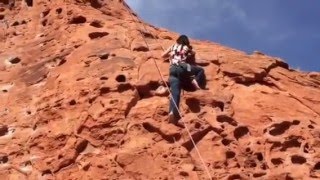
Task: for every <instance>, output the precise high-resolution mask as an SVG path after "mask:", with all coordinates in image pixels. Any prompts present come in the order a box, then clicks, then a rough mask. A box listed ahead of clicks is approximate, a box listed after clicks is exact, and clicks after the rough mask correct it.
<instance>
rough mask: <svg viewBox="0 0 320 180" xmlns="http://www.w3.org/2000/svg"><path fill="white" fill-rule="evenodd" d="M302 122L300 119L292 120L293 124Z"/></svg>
mask: <svg viewBox="0 0 320 180" xmlns="http://www.w3.org/2000/svg"><path fill="white" fill-rule="evenodd" d="M299 124H300V121H299V120H293V121H292V125H299Z"/></svg>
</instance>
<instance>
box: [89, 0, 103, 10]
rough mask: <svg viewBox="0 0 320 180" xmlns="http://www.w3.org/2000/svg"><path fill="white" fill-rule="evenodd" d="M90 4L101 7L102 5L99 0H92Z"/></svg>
mask: <svg viewBox="0 0 320 180" xmlns="http://www.w3.org/2000/svg"><path fill="white" fill-rule="evenodd" d="M90 5H91V6H92V7H93V8H101V7H102V5H101V3H99V1H98V0H91V1H90Z"/></svg>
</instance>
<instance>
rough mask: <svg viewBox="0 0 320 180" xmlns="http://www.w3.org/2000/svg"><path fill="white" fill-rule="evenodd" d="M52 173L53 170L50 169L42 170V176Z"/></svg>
mask: <svg viewBox="0 0 320 180" xmlns="http://www.w3.org/2000/svg"><path fill="white" fill-rule="evenodd" d="M51 174H52V172H51V170H50V169H47V170H44V171H42V174H41V175H42V176H45V175H51Z"/></svg>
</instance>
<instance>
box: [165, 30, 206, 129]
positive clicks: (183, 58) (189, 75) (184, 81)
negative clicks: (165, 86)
mask: <svg viewBox="0 0 320 180" xmlns="http://www.w3.org/2000/svg"><path fill="white" fill-rule="evenodd" d="M194 55H195V52H194V51H193V50H192V46H191V45H190V42H189V38H188V37H187V36H186V35H181V36H179V38H178V39H177V40H176V43H175V44H173V45H172V46H170V47H169V48H168V49H167V50H166V51H165V52H164V53H163V54H162V57H163V58H167V57H168V56H169V59H170V69H169V84H170V90H171V93H172V97H171V98H170V106H169V122H170V123H173V124H177V123H178V120H179V119H180V118H181V117H180V115H179V112H178V109H177V108H179V103H180V93H181V89H182V88H185V87H189V88H188V89H189V90H190V84H191V85H192V87H191V89H195V90H199V89H204V88H205V74H204V70H203V68H201V67H198V66H196V65H192V64H190V63H188V62H187V61H188V58H190V57H195V56H194ZM175 104H176V106H177V107H176V106H175Z"/></svg>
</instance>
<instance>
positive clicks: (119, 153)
mask: <svg viewBox="0 0 320 180" xmlns="http://www.w3.org/2000/svg"><path fill="white" fill-rule="evenodd" d="M0 5H1V7H0V20H1V22H2V23H1V29H0V47H1V48H0V119H1V120H0V179H12V180H13V179H159V180H161V179H162V180H165V179H168V180H171V179H208V176H207V174H206V171H205V168H204V166H203V164H202V163H201V160H200V158H199V156H198V154H197V152H196V150H195V148H194V146H193V144H192V141H191V139H190V137H189V136H188V133H187V131H186V130H185V129H183V128H179V127H176V126H174V125H171V124H169V123H168V119H167V116H168V98H169V97H168V96H156V95H155V93H154V90H155V89H157V88H158V87H159V86H160V82H161V81H160V80H161V79H160V76H159V74H158V71H157V69H156V66H155V64H154V61H155V62H157V64H158V66H159V68H160V70H161V72H162V73H163V75H164V78H165V80H167V78H168V68H169V63H168V62H166V61H164V60H163V59H161V57H160V54H161V52H162V48H167V47H168V46H169V45H171V44H172V43H174V40H175V38H177V36H178V35H179V34H178V33H173V32H169V31H168V30H165V29H162V28H157V27H154V26H151V25H149V24H147V23H145V22H143V21H141V20H139V19H138V18H137V17H136V15H135V14H134V13H133V12H132V11H131V10H130V9H128V8H129V7H128V6H127V5H126V3H125V2H123V1H121V0H108V1H106V0H105V1H102V0H91V1H89V0H53V1H49V0H37V1H35V0H34V1H32V0H24V1H21V0H20V1H18V0H17V1H13V0H5V1H0ZM144 39H145V40H146V41H144ZM192 45H193V47H194V49H195V51H196V52H197V54H196V59H197V62H198V64H199V65H200V66H202V67H203V68H204V69H205V72H206V75H207V80H208V81H207V82H208V88H209V90H200V91H196V92H187V91H185V92H184V93H183V94H182V102H181V111H182V113H183V118H182V120H183V121H184V122H185V124H186V126H187V127H188V128H189V129H190V133H191V135H192V137H193V139H194V141H195V142H196V144H197V148H198V149H199V152H200V154H201V155H202V157H203V160H204V162H205V165H206V166H207V169H208V170H209V171H210V174H211V176H212V177H213V179H313V178H314V179H318V178H320V140H319V137H320V99H319V95H320V90H319V87H320V73H318V72H310V73H307V72H300V71H297V70H293V69H290V67H289V65H288V64H286V63H285V62H284V61H283V60H281V59H279V58H276V57H271V56H267V55H264V54H263V53H260V52H254V53H253V54H246V53H244V52H241V51H238V50H235V49H231V48H228V47H224V46H222V45H219V44H217V43H212V42H203V41H198V40H192Z"/></svg>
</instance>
